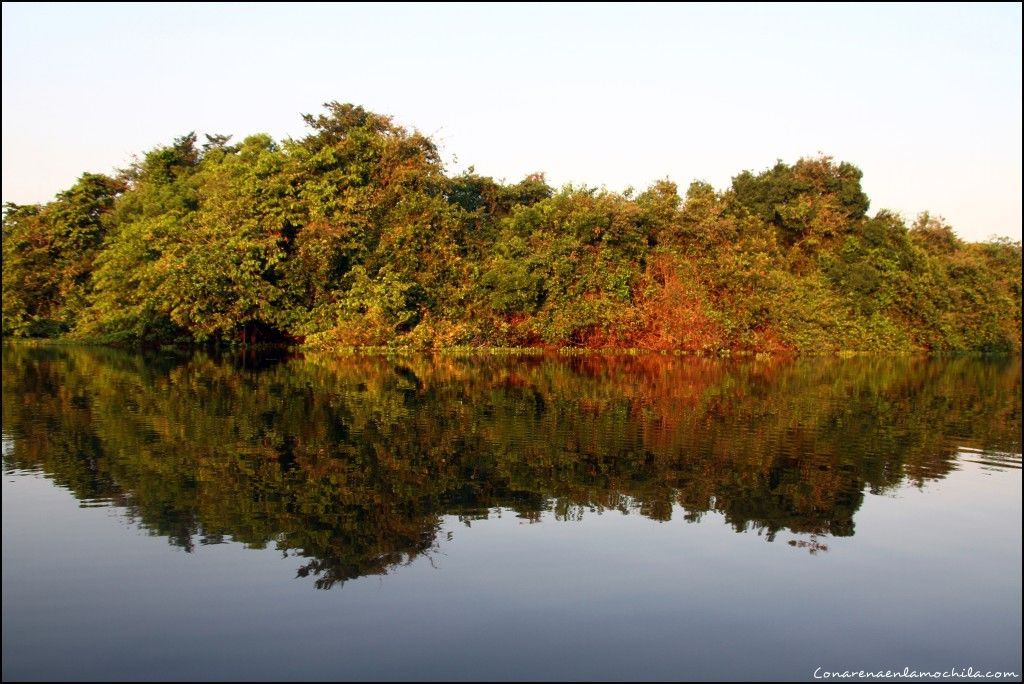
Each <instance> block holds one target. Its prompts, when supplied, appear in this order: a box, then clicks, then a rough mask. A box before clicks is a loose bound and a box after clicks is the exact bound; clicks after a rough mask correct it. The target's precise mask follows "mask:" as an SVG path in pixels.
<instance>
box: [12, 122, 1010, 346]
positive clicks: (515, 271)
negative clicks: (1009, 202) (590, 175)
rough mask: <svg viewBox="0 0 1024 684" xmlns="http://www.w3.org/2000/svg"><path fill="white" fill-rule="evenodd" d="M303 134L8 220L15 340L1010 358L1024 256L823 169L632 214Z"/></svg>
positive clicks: (213, 154)
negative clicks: (892, 207)
mask: <svg viewBox="0 0 1024 684" xmlns="http://www.w3.org/2000/svg"><path fill="white" fill-rule="evenodd" d="M304 119H305V121H306V123H307V125H308V126H309V129H310V131H309V134H308V135H306V136H305V137H303V138H301V139H298V140H293V139H288V140H284V141H280V142H278V141H275V140H273V139H272V138H271V137H270V136H267V135H253V136H250V137H248V138H245V139H244V140H241V141H239V142H236V143H233V142H232V139H231V136H228V135H223V134H209V135H206V136H205V140H206V141H205V142H204V143H203V144H201V145H200V144H198V137H197V136H196V135H195V134H194V133H189V134H186V135H184V136H182V137H180V138H177V139H176V140H174V141H173V142H172V143H171V144H170V145H167V146H163V147H158V148H156V149H154V150H151V151H149V152H148V153H146V154H145V155H143V156H142V157H141V158H140V159H139V160H137V161H136V162H135V163H133V164H132V165H131V166H130V167H129V168H128V169H126V170H123V171H121V172H119V173H118V174H117V175H116V176H115V177H110V176H106V175H102V174H93V173H86V174H83V175H82V176H81V178H80V179H79V180H78V182H77V183H75V185H74V186H72V187H71V188H70V189H68V190H66V191H64V192H61V193H60V194H58V195H57V196H56V198H55V199H54V200H53V201H52V202H49V203H47V204H43V205H14V204H6V205H4V218H3V320H2V328H3V334H4V336H20V337H68V338H75V339H88V340H95V341H103V342H107V343H121V344H166V343H180V344H206V343H213V344H244V343H248V342H253V341H276V342H292V343H303V344H305V345H307V346H309V347H314V348H326V349H330V348H339V347H362V346H393V347H412V348H438V347H446V346H455V345H471V346H544V347H562V346H575V347H642V348H650V349H681V350H689V351H713V350H722V349H733V350H748V351H783V350H791V351H808V350H813V351H837V350H845V349H849V350H977V351H1000V350H1002V351H1006V350H1012V349H1020V346H1021V245H1020V243H1019V242H1010V241H1007V240H999V239H994V240H991V241H989V242H985V243H969V242H965V241H963V240H961V239H959V238H958V237H957V236H956V234H955V232H954V231H953V229H952V228H951V227H950V226H948V225H947V224H946V223H945V222H944V221H943V220H942V219H941V218H939V217H935V216H932V215H930V214H928V213H923V214H921V216H919V217H918V218H917V220H916V221H914V222H913V224H912V225H911V226H910V227H908V226H907V225H906V223H905V222H904V220H903V219H902V218H901V217H900V216H897V215H896V214H894V213H892V212H889V211H886V210H884V209H883V210H879V211H877V212H876V213H875V214H873V215H872V214H870V213H869V199H868V197H867V195H866V194H865V193H864V191H863V189H862V187H861V175H862V174H861V171H860V169H858V168H857V167H856V166H854V165H852V164H850V163H848V162H836V161H834V160H832V159H831V158H829V157H824V156H822V157H817V158H812V159H799V160H797V161H796V162H795V163H793V164H787V163H785V162H782V161H779V162H778V163H777V164H775V166H773V167H771V168H770V169H768V170H766V171H763V172H760V173H756V172H753V171H743V172H741V173H739V174H738V175H737V176H736V177H735V178H733V180H732V183H731V185H730V187H728V188H725V189H724V190H716V189H715V188H713V187H712V186H710V185H708V184H706V183H700V182H698V183H693V184H692V185H691V186H690V187H689V189H688V190H687V191H686V192H685V195H683V196H680V193H679V189H678V188H677V186H676V185H675V184H674V183H672V182H670V181H668V180H663V181H658V182H657V183H655V184H654V185H652V186H651V187H650V188H649V189H647V190H645V191H643V192H641V193H639V194H636V195H635V196H634V194H633V193H632V192H626V193H616V192H611V191H608V190H604V189H597V188H589V187H582V186H565V187H563V188H561V189H555V188H552V187H551V186H550V185H549V184H548V183H547V182H546V180H545V178H544V176H543V174H533V175H530V176H528V177H526V178H524V179H523V180H521V181H518V182H514V183H508V182H504V181H499V180H495V179H493V178H489V177H486V176H481V175H479V174H477V173H476V172H475V170H473V169H470V170H469V171H467V172H465V173H462V174H460V175H457V176H451V175H448V174H447V173H446V172H445V169H444V166H443V164H442V162H441V158H440V155H439V153H438V150H437V147H436V145H435V144H434V143H433V142H432V141H431V140H430V139H429V138H428V137H426V136H424V135H422V134H421V133H418V132H416V131H415V130H408V129H406V128H404V127H402V126H399V125H397V124H396V123H395V122H394V121H393V120H392V119H391V118H390V117H387V116H383V115H380V114H376V113H373V112H369V111H367V110H365V109H364V108H362V107H359V106H355V105H351V104H339V103H337V102H334V103H329V104H327V105H325V109H324V111H323V112H322V113H320V114H317V115H305V117H304Z"/></svg>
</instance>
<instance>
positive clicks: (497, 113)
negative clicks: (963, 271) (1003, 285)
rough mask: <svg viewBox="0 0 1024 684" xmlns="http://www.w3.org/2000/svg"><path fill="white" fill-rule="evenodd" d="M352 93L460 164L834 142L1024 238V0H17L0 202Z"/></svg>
mask: <svg viewBox="0 0 1024 684" xmlns="http://www.w3.org/2000/svg"><path fill="white" fill-rule="evenodd" d="M329 100H338V101H340V102H354V103H357V104H361V105H363V106H365V107H367V108H369V109H372V110H374V111H378V112H381V113H385V114H390V115H392V116H394V117H395V119H396V121H398V122H399V123H401V124H403V125H406V126H408V127H410V128H417V129H419V130H420V131H422V132H424V133H427V134H429V135H432V136H433V137H434V138H435V140H436V141H437V142H438V143H439V144H440V145H441V149H442V151H443V153H444V159H445V162H446V165H447V167H448V169H449V170H451V171H459V170H461V169H463V168H465V167H467V166H469V165H471V164H472V165H475V166H476V169H477V171H478V172H480V173H484V174H487V175H492V176H495V177H497V178H504V179H507V180H518V179H519V178H521V177H522V176H524V175H525V174H527V173H531V172H534V171H544V172H545V173H546V174H547V177H548V179H549V181H551V182H552V183H553V184H555V185H561V184H563V183H567V182H572V183H583V184H587V185H597V186H605V187H607V188H609V189H612V190H622V189H624V188H626V187H629V186H633V187H636V188H638V189H639V188H644V187H646V186H648V185H649V184H650V183H651V182H653V181H655V180H657V179H660V178H665V177H669V178H671V179H672V180H674V181H676V182H677V183H679V185H680V187H681V189H683V190H685V187H686V186H687V185H688V184H689V183H690V181H692V180H695V179H700V180H706V181H708V182H710V183H712V184H713V185H715V186H716V187H719V188H722V187H725V186H726V185H727V184H728V183H729V180H730V178H731V177H732V176H733V175H735V174H736V173H738V172H739V171H741V170H743V169H754V170H761V169H764V168H766V167H768V166H770V165H771V164H773V163H774V162H775V160H776V159H783V160H785V161H790V162H792V161H795V160H796V159H798V158H799V157H801V156H808V155H815V154H817V153H818V152H823V153H826V154H829V155H832V156H833V157H835V158H837V159H840V160H845V161H850V162H852V163H854V164H856V165H857V166H859V167H860V168H861V169H862V170H863V171H864V186H865V189H866V190H867V192H868V195H869V196H870V197H871V200H872V209H873V210H877V209H880V208H889V209H894V210H896V211H899V212H900V213H902V214H903V215H904V216H906V217H907V218H908V219H912V218H913V217H914V216H915V215H916V214H917V213H918V212H920V211H922V210H925V209H928V210H930V211H932V212H933V213H936V214H941V215H943V216H945V217H946V219H947V220H948V221H949V222H950V223H952V225H953V226H954V227H955V228H956V229H957V232H958V233H960V235H962V236H964V237H966V238H968V239H984V238H986V237H988V236H990V235H993V234H997V235H1006V236H1010V237H1012V238H1014V239H1020V236H1021V5H1020V4H1018V3H1014V4H999V5H982V4H971V5H966V4H964V5H947V4H936V5H919V4H913V5H773V6H763V5H732V4H730V5H720V6H702V5H678V6H663V5H649V6H645V5H636V4H629V5H608V4H594V5H582V4H571V5H561V6H559V5H554V6H551V5H472V6H470V5H463V4H457V5H435V6H421V5H415V6H413V5H384V6H382V5H378V4H373V5H362V6H360V5H295V4H288V5H239V4H224V5H139V6H126V5H122V4H111V5H78V4H75V5H47V4H4V5H3V200H4V201H13V202H18V203H26V202H37V201H45V200H48V199H49V198H51V197H52V196H53V195H54V194H55V193H56V192H57V191H59V190H61V189H63V188H66V187H67V186H68V185H70V184H71V183H72V182H73V181H74V179H75V178H76V177H77V176H78V175H79V174H81V173H82V172H83V171H86V170H89V171H98V172H111V171H112V170H113V169H115V168H116V167H123V166H124V165H126V163H127V162H128V161H129V160H130V159H131V155H132V154H134V153H140V152H143V151H145V150H147V149H150V148H152V147H154V146H156V145H159V144H164V143H168V142H170V141H171V140H172V139H173V138H174V137H176V136H179V135H182V134H184V133H187V132H189V131H191V130H195V131H197V132H199V133H203V132H213V133H232V134H234V135H235V136H236V137H235V139H236V140H238V139H241V137H244V136H245V135H247V134H250V133H255V132H267V133H270V134H271V135H273V136H274V137H276V138H279V139H280V138H283V137H286V136H294V137H297V136H301V135H302V134H303V132H304V126H303V123H302V119H301V117H300V113H302V112H316V111H317V110H318V109H319V107H320V104H321V103H323V102H326V101H329Z"/></svg>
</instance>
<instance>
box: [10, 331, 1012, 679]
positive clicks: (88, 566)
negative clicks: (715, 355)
mask: <svg viewBox="0 0 1024 684" xmlns="http://www.w3.org/2000/svg"><path fill="white" fill-rule="evenodd" d="M1020 372H1021V366H1020V361H1019V358H1012V359H993V360H980V359H966V358H957V359H946V360H936V359H932V360H929V359H924V358H855V359H797V360H780V359H774V360H747V361H720V360H706V359H693V358H678V357H673V356H664V355H659V354H655V355H647V356H639V357H623V356H617V357H616V356H608V355H591V356H572V357H562V356H557V355H555V356H549V357H493V356H484V357H465V358H457V357H447V356H445V357H429V356H414V357H400V358H385V357H362V358H360V357H357V358H350V357H346V358H338V357H329V356H318V357H308V356H307V357H305V358H297V357H287V356H278V357H275V356H272V355H268V354H248V355H239V356H227V357H222V358H212V357H210V356H202V355H200V356H191V357H175V356H142V355H131V354H123V353H118V352H113V351H109V350H102V349H84V348H74V347H49V348H47V347H26V346H5V347H4V349H3V454H4V456H3V463H4V477H3V620H4V622H3V624H4V628H3V676H4V678H5V679H144V678H145V679H182V678H204V679H209V678H213V679H282V678H287V679H517V678H518V679H545V678H563V679H564V678H571V679H686V678H725V679H746V678H757V679H789V678H795V679H810V678H811V677H812V674H813V673H814V671H815V669H816V668H818V667H821V668H823V669H825V670H849V669H854V668H857V669H860V668H865V669H890V668H891V669H897V668H898V669H902V668H903V667H909V668H911V669H919V670H920V669H934V670H938V669H949V668H963V669H966V668H967V667H973V668H975V670H978V669H983V670H1013V671H1016V672H1017V673H1019V672H1021V456H1020V453H1021V382H1020ZM1017 678H1019V676H1018V677H1017Z"/></svg>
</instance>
